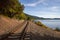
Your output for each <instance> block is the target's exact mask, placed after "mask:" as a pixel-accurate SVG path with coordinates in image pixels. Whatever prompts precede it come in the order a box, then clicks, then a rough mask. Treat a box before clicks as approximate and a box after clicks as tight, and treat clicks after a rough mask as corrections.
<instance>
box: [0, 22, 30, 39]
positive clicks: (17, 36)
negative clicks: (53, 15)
mask: <svg viewBox="0 0 60 40" xmlns="http://www.w3.org/2000/svg"><path fill="white" fill-rule="evenodd" d="M28 24H29V22H27V24H26V26H25V28H24V29H23V30H22V32H21V33H18V34H14V33H13V34H11V33H10V34H8V35H6V36H7V37H5V38H4V39H0V40H31V38H30V37H31V35H30V33H27V32H26V30H27V27H28ZM14 32H15V31H14Z"/></svg>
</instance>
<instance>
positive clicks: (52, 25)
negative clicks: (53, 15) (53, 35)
mask: <svg viewBox="0 0 60 40" xmlns="http://www.w3.org/2000/svg"><path fill="white" fill-rule="evenodd" d="M39 21H41V22H42V23H43V24H45V25H46V26H48V27H50V28H53V29H55V28H56V27H59V28H60V20H39Z"/></svg>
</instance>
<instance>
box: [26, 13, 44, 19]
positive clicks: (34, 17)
mask: <svg viewBox="0 0 60 40" xmlns="http://www.w3.org/2000/svg"><path fill="white" fill-rule="evenodd" d="M25 15H26V16H28V17H31V18H33V19H44V18H43V17H37V16H33V15H29V14H25Z"/></svg>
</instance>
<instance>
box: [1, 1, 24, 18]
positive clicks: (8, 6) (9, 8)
mask: <svg viewBox="0 0 60 40" xmlns="http://www.w3.org/2000/svg"><path fill="white" fill-rule="evenodd" d="M23 10H24V6H23V5H21V3H20V2H18V0H0V14H3V15H7V16H9V17H13V16H14V15H15V14H18V13H22V12H23Z"/></svg>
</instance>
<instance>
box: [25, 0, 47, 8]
mask: <svg viewBox="0 0 60 40" xmlns="http://www.w3.org/2000/svg"><path fill="white" fill-rule="evenodd" d="M44 1H46V0H38V1H37V2H34V3H30V4H29V3H28V4H24V5H25V6H31V7H35V6H37V5H38V4H40V3H43V4H46V3H44ZM46 5H47V4H46Z"/></svg>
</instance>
